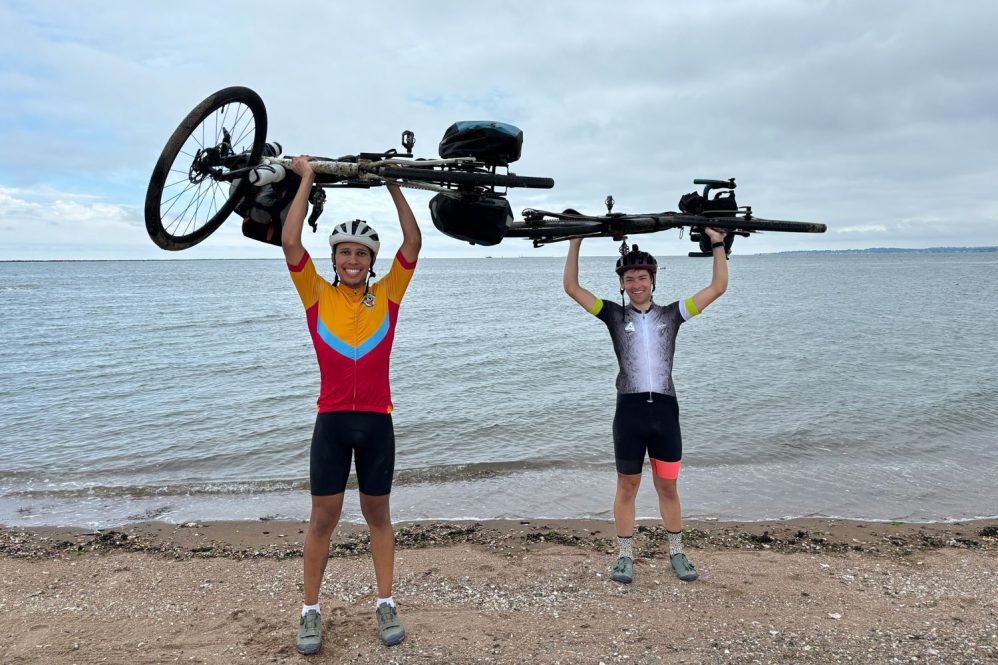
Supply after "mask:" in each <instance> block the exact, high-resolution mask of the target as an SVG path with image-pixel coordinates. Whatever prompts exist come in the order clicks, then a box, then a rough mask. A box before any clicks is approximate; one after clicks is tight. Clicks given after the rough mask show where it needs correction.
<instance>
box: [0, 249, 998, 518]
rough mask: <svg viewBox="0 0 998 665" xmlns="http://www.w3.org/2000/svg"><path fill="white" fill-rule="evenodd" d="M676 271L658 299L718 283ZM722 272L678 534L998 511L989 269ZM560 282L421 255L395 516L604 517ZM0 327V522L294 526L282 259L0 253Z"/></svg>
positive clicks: (682, 364) (920, 261) (695, 349)
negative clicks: (99, 258) (730, 523)
mask: <svg viewBox="0 0 998 665" xmlns="http://www.w3.org/2000/svg"><path fill="white" fill-rule="evenodd" d="M666 264H667V269H666V270H665V272H664V275H663V276H662V278H661V279H660V285H659V289H658V293H657V298H656V299H657V301H659V302H662V303H666V302H671V301H672V300H675V299H676V298H677V297H680V296H681V297H686V296H689V295H691V294H692V293H693V292H695V291H696V290H698V289H699V288H701V287H703V286H705V285H706V284H707V283H708V281H709V273H710V263H709V262H707V261H699V260H694V259H687V258H671V259H666ZM611 265H612V259H610V258H584V259H583V262H582V271H581V272H582V275H581V277H582V283H583V284H584V285H585V286H587V287H588V288H590V290H592V291H593V292H595V293H597V294H599V295H602V296H603V297H607V298H611V297H616V296H617V292H616V289H615V283H614V276H613V273H612V271H611V269H610V268H611ZM730 267H731V285H730V288H729V290H728V293H727V294H726V295H725V296H724V297H723V298H722V299H721V300H719V301H718V302H717V303H715V304H714V305H713V306H712V307H711V308H710V309H708V310H707V311H706V312H705V313H704V314H703V315H702V316H700V317H697V318H696V319H694V320H692V321H691V322H689V323H688V324H686V325H684V326H683V328H682V330H681V331H680V335H679V340H678V343H677V344H678V350H677V354H676V366H675V374H674V376H675V382H676V385H677V387H678V393H679V402H680V408H681V417H682V426H683V438H684V447H685V459H684V464H683V471H682V475H681V477H680V492H681V496H682V500H683V507H684V514H685V515H686V516H688V517H696V518H719V519H738V520H759V519H769V518H784V517H795V516H832V517H847V518H866V519H899V520H908V521H936V520H959V519H967V518H975V517H993V516H996V515H998V491H996V489H995V485H996V481H998V446H996V442H998V375H996V365H998V363H996V358H998V254H929V255H910V254H890V255H805V256H736V257H733V258H732V261H731V263H730ZM561 269H562V260H561V259H557V258H522V259H463V260H452V259H437V260H433V259H426V260H423V261H421V263H420V265H419V267H418V269H417V272H416V275H415V277H414V279H413V282H412V284H411V286H410V289H409V292H408V294H407V295H406V298H405V301H404V302H403V305H402V311H401V316H400V322H399V329H398V334H397V337H396V342H395V351H394V353H393V364H392V389H393V397H394V401H395V404H396V411H395V416H394V418H395V428H396V434H397V445H398V457H397V465H396V468H397V474H396V485H395V491H394V492H393V497H392V503H393V511H394V515H395V517H396V519H397V520H412V519H426V518H449V519H456V518H476V519H482V518H527V517H533V518H571V517H597V518H609V517H611V503H612V498H613V489H614V470H613V463H612V460H613V453H612V442H611V432H610V425H611V419H612V415H613V404H614V378H615V375H616V363H615V360H614V356H613V351H612V347H611V345H610V340H609V336H608V334H607V332H606V330H605V328H604V327H603V325H602V324H601V323H600V322H599V321H597V320H596V319H595V318H594V317H591V316H589V315H588V314H586V313H585V312H584V311H582V309H581V308H579V307H578V306H577V305H575V304H574V303H573V302H572V301H570V300H569V298H568V297H567V296H565V295H564V293H563V292H562V290H561ZM320 270H321V271H323V272H327V273H328V272H330V271H329V270H328V269H327V267H326V266H320ZM0 326H2V333H3V335H2V339H3V342H2V344H0V404H2V408H0V524H7V525H37V524H54V525H86V526H92V527H103V526H111V525H119V524H123V523H127V522H132V521H136V520H147V519H161V520H166V521H172V522H183V521H188V520H206V519H257V518H261V517H275V518H278V517H279V518H305V517H307V515H308V507H309V499H308V493H307V484H306V479H307V469H308V445H309V439H310V436H311V430H312V424H313V420H314V413H315V406H314V403H315V398H316V395H317V390H318V380H319V373H318V369H317V366H316V362H315V357H314V354H313V351H312V348H311V342H310V339H309V336H308V333H307V331H306V328H305V317H304V313H303V311H302V309H301V305H300V302H299V301H298V298H297V296H296V295H295V292H294V290H293V287H292V285H291V282H290V279H289V277H288V276H287V273H286V270H285V268H284V265H283V262H281V261H279V260H273V261H264V260H257V261H146V262H72V263H57V262H53V263H0ZM645 481H646V482H645V483H644V486H643V487H642V490H641V493H640V495H639V500H638V513H639V515H640V516H644V517H653V516H655V515H656V513H657V508H656V505H657V504H656V501H655V497H654V490H653V489H652V487H651V482H650V481H651V478H650V472H649V471H647V470H646V472H645ZM348 494H349V495H348V499H347V502H346V506H345V517H346V518H347V519H351V520H359V508H358V504H357V499H356V491H355V490H351V491H350V492H349V493H348Z"/></svg>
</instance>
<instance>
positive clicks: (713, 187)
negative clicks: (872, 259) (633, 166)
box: [505, 178, 827, 256]
mask: <svg viewBox="0 0 998 665" xmlns="http://www.w3.org/2000/svg"><path fill="white" fill-rule="evenodd" d="M693 183H694V184H696V185H703V191H702V192H690V193H689V194H685V195H683V196H682V197H681V198H680V200H679V212H660V213H648V214H633V215H629V214H624V213H619V212H617V213H615V212H613V206H614V200H613V197H612V196H608V197H607V198H606V202H605V203H606V209H607V212H606V214H605V215H586V214H583V213H580V212H578V211H576V210H574V209H568V210H565V211H563V212H550V211H547V210H534V209H531V208H528V209H526V210H524V211H523V219H522V220H521V221H516V222H512V223H510V224H509V225H508V226H507V228H506V229H505V237H507V238H528V239H530V240H532V241H533V245H534V247H540V246H542V245H545V244H548V243H552V242H559V241H562V240H568V239H570V238H600V237H602V238H613V239H614V240H617V241H624V240H625V238H626V237H627V236H628V235H631V234H639V233H655V232H658V231H666V230H669V229H680V232H682V230H685V229H689V238H690V240H692V241H693V242H695V243H697V245H698V247H699V251H696V252H690V253H689V255H690V256H712V252H711V247H710V238H708V237H707V234H706V233H704V229H705V228H706V227H713V228H716V229H719V230H722V231H726V232H727V234H728V235H727V237H726V238H725V240H724V245H725V247H724V249H725V252H726V253H727V254H730V253H731V246H732V244H733V243H734V240H735V236H743V237H749V236H751V235H752V234H755V233H758V232H760V231H778V232H784V233H824V232H825V231H826V230H827V227H826V226H825V225H824V224H816V223H810V222H795V221H788V220H777V219H763V218H761V217H756V216H755V214H754V213H753V212H752V207H751V206H739V205H738V203H737V201H736V200H735V193H734V190H735V179H734V178H729V179H727V180H710V179H696V180H694V181H693Z"/></svg>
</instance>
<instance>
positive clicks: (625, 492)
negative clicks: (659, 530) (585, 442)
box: [563, 228, 728, 582]
mask: <svg viewBox="0 0 998 665" xmlns="http://www.w3.org/2000/svg"><path fill="white" fill-rule="evenodd" d="M706 233H707V235H708V236H709V237H710V239H711V243H712V248H713V272H712V277H711V282H710V284H709V285H708V286H707V287H706V288H704V289H701V290H700V291H698V292H697V293H695V294H694V295H693V296H692V297H690V298H686V299H684V300H681V301H677V302H673V303H671V304H669V305H666V306H660V305H656V304H655V303H654V302H653V301H652V293H653V292H654V290H655V286H656V276H657V263H656V261H655V259H654V257H652V256H651V255H650V254H647V253H646V252H641V251H639V250H638V248H637V246H635V247H634V248H633V249H632V250H631V251H630V252H628V253H627V254H626V255H625V256H623V257H621V259H620V260H619V261H618V262H617V274H618V275H619V277H620V293H621V296H623V294H624V292H626V293H627V295H628V297H629V299H630V304H628V305H626V306H623V305H618V304H616V303H614V302H609V301H604V300H601V299H600V298H597V297H596V296H594V295H593V294H592V293H590V292H589V291H587V290H586V289H584V288H582V286H580V285H579V249H580V247H581V245H582V240H581V238H575V239H573V240H571V241H570V242H569V249H568V257H567V258H566V260H565V273H564V280H563V283H564V287H565V292H566V293H567V294H568V295H569V296H571V298H572V299H573V300H575V301H576V302H577V303H579V305H581V306H582V307H583V308H584V309H585V310H587V311H588V312H589V313H591V314H593V315H594V316H596V317H598V318H599V319H600V320H601V321H603V323H605V324H606V326H607V329H608V330H609V332H610V337H611V340H612V341H613V347H614V351H615V353H616V355H617V361H618V364H619V366H620V372H619V374H618V376H617V410H616V414H615V416H614V422H613V440H614V457H615V462H616V467H617V491H616V496H615V497H614V504H613V514H614V522H615V525H616V530H617V540H618V546H619V557H618V559H617V564H616V566H615V567H614V571H613V579H615V580H617V581H619V582H630V581H631V580H632V579H633V574H634V568H633V558H634V555H633V551H632V537H633V533H634V502H635V498H636V497H637V492H638V486H639V485H640V483H641V472H642V467H643V464H644V457H645V455H646V453H647V455H648V457H649V458H650V460H651V466H652V478H653V481H654V484H655V490H656V493H657V494H658V502H659V511H660V513H661V515H662V522H663V523H664V525H665V528H666V531H667V532H668V534H669V555H670V559H671V562H672V567H673V570H674V571H675V573H676V575H677V576H678V577H679V578H680V579H682V580H684V581H692V580H695V579H696V578H697V576H698V574H697V572H696V569H695V568H694V567H693V564H691V563H690V562H689V560H688V559H687V558H686V554H685V553H684V552H683V546H682V510H681V506H680V502H679V493H678V491H677V488H676V481H677V479H678V476H679V467H680V460H681V458H682V435H681V432H680V428H679V408H678V404H677V402H676V390H675V386H674V385H673V383H672V360H673V356H674V353H675V340H676V334H677V333H678V331H679V326H680V325H682V323H683V322H685V321H688V320H689V319H690V318H692V317H693V316H696V315H697V314H699V313H700V312H701V311H703V310H704V309H705V308H706V307H707V306H708V305H710V304H711V303H712V302H714V301H715V300H716V299H717V298H719V297H720V296H721V294H723V293H724V291H725V290H726V289H727V286H728V264H727V255H726V253H725V248H724V237H725V233H724V232H722V231H718V230H716V229H712V228H708V229H707V230H706Z"/></svg>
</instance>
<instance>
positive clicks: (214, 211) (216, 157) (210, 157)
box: [145, 86, 267, 250]
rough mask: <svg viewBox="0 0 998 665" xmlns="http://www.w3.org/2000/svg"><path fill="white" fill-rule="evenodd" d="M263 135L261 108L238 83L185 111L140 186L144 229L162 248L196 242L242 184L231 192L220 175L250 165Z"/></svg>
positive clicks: (234, 199)
mask: <svg viewBox="0 0 998 665" xmlns="http://www.w3.org/2000/svg"><path fill="white" fill-rule="evenodd" d="M266 139H267V111H266V108H265V107H264V105H263V100H262V99H260V96H259V95H258V94H256V93H255V92H253V91H252V90H250V89H249V88H244V87H239V86H236V87H232V88H224V89H223V90H219V91H218V92H216V93H215V94H213V95H210V96H209V97H208V98H206V99H205V100H204V101H203V102H201V103H200V104H198V105H197V106H196V107H195V108H194V110H193V111H191V112H190V113H188V114H187V117H186V118H184V119H183V120H182V121H181V123H180V125H179V126H178V127H177V129H176V131H174V132H173V134H172V135H170V138H169V140H168V141H167V142H166V147H165V148H163V152H162V153H161V154H160V156H159V160H158V161H157V162H156V167H155V168H154V169H153V172H152V177H151V178H150V179H149V188H148V189H147V190H146V204H145V218H146V231H148V233H149V237H150V238H152V240H153V242H155V243H156V244H157V245H159V246H160V247H162V248H163V249H168V250H180V249H186V248H188V247H191V246H193V245H196V244H197V243H199V242H201V241H202V240H204V239H205V238H207V237H208V236H209V235H211V234H212V233H213V232H214V231H215V229H217V228H218V227H219V226H220V225H221V224H222V222H224V221H225V218H226V217H228V216H229V214H230V213H231V212H232V210H233V208H235V206H236V203H237V202H238V201H239V198H240V196H242V193H243V191H244V189H245V188H246V187H247V186H248V183H247V182H245V181H243V182H242V183H240V185H239V187H237V188H236V190H235V191H234V192H230V189H231V187H230V183H229V182H227V181H225V180H220V179H219V177H220V176H224V175H225V173H226V172H227V171H228V170H230V169H232V168H234V167H236V166H246V165H252V164H256V163H257V162H259V161H260V155H261V154H262V153H263V145H264V141H266Z"/></svg>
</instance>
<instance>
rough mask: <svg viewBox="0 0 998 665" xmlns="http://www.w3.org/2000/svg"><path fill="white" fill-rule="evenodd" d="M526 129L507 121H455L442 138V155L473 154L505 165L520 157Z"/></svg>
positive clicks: (448, 157)
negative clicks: (509, 123) (523, 129)
mask: <svg viewBox="0 0 998 665" xmlns="http://www.w3.org/2000/svg"><path fill="white" fill-rule="evenodd" d="M522 147H523V132H522V131H521V130H520V128H519V127H514V126H513V125H508V124H506V123H505V122H492V121H489V120H464V121H461V122H455V123H454V124H453V125H451V126H450V127H448V128H447V131H446V132H444V137H443V139H441V140H440V149H439V151H438V152H439V153H440V157H441V158H443V159H450V158H451V157H474V158H475V159H476V160H478V161H480V162H484V163H485V164H489V165H490V166H506V165H507V164H512V163H513V162H515V161H516V160H518V159H520V149H521V148H522Z"/></svg>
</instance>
